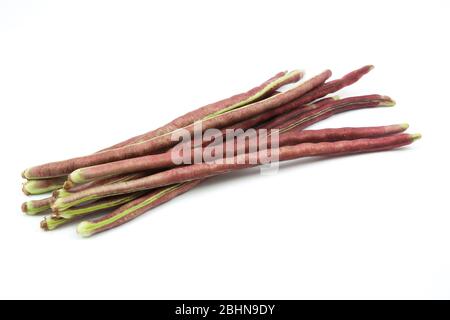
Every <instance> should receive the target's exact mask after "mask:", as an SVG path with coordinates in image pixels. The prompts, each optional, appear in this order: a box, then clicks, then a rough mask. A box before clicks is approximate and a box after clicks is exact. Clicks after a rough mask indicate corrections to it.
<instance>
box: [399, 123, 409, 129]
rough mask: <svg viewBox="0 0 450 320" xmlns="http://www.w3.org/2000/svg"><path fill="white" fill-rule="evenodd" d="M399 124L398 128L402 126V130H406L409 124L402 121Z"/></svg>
mask: <svg viewBox="0 0 450 320" xmlns="http://www.w3.org/2000/svg"><path fill="white" fill-rule="evenodd" d="M399 126H400V128H402V129H403V130H406V129H408V128H409V124H408V123H402V124H399Z"/></svg>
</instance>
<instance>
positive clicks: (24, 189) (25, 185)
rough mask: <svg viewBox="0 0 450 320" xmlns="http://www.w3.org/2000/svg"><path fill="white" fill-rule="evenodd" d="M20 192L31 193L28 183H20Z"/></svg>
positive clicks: (27, 194)
mask: <svg viewBox="0 0 450 320" xmlns="http://www.w3.org/2000/svg"><path fill="white" fill-rule="evenodd" d="M22 192H23V193H24V194H25V195H26V196H29V195H31V192H30V191H29V190H28V184H27V183H26V182H24V183H23V184H22Z"/></svg>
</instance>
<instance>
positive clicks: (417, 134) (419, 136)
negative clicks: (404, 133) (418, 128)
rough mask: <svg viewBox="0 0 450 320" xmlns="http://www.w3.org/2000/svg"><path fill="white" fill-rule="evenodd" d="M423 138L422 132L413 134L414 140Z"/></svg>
mask: <svg viewBox="0 0 450 320" xmlns="http://www.w3.org/2000/svg"><path fill="white" fill-rule="evenodd" d="M421 138H422V134H420V133H413V134H411V139H412V141H416V140H419V139H421Z"/></svg>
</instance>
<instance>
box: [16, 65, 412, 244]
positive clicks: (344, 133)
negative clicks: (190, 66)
mask: <svg viewBox="0 0 450 320" xmlns="http://www.w3.org/2000/svg"><path fill="white" fill-rule="evenodd" d="M372 68H373V67H372V66H365V67H363V68H360V69H357V70H355V71H353V72H350V73H349V74H347V75H345V76H344V77H342V78H340V79H337V80H332V81H328V79H329V78H330V77H331V71H329V70H326V71H324V72H322V73H320V74H319V75H317V76H315V77H313V78H311V79H309V80H306V81H304V82H301V83H298V84H296V85H294V86H293V88H291V89H289V90H286V91H282V92H280V91H279V89H280V88H281V87H283V86H284V85H286V84H292V83H296V82H298V81H299V80H300V79H301V78H302V77H303V73H302V72H300V71H292V72H280V73H278V74H276V75H275V76H274V77H272V78H270V79H269V80H267V81H265V82H264V83H262V84H261V85H259V86H257V87H255V88H253V89H251V90H249V91H247V92H244V93H241V94H238V95H235V96H233V97H230V98H227V99H224V100H221V101H218V102H215V103H212V104H209V105H206V106H204V107H201V108H199V109H196V110H194V111H192V112H189V113H187V114H185V115H183V116H181V117H179V118H177V119H175V120H173V121H171V122H170V123H168V124H166V125H164V126H162V127H160V128H158V129H156V130H152V131H150V132H147V133H144V134H142V135H139V136H136V137H133V138H130V139H128V140H126V141H123V142H120V143H118V144H115V145H113V146H111V147H109V148H106V149H103V150H101V151H99V152H96V153H94V154H91V155H86V156H82V157H77V158H72V159H68V160H64V161H58V162H51V163H47V164H43V165H39V166H35V167H31V168H28V169H27V170H25V171H24V172H23V173H22V176H23V178H25V179H26V182H25V183H24V185H23V191H24V193H25V194H27V195H36V194H44V193H48V192H53V193H52V195H51V196H49V197H47V198H44V199H40V200H31V201H28V202H26V203H24V204H23V205H22V210H23V211H24V212H25V213H27V214H30V215H35V214H39V213H49V212H50V215H48V216H46V217H45V218H44V220H43V221H42V222H41V227H42V228H43V229H45V230H53V229H55V228H56V227H58V226H60V225H62V224H66V223H70V222H73V221H76V220H78V219H82V218H85V217H86V216H87V215H89V214H92V213H99V214H101V215H100V216H99V217H97V218H95V219H91V220H85V221H82V222H81V223H79V225H78V228H77V230H78V233H79V234H81V235H82V236H90V235H93V234H95V233H99V232H102V231H105V230H108V229H111V228H114V227H117V226H119V225H122V224H124V223H125V222H127V221H129V220H131V219H133V218H135V217H137V216H139V215H141V214H143V213H144V212H147V211H148V210H150V209H152V208H153V207H155V206H157V205H159V204H162V203H164V202H167V201H169V200H171V199H173V198H174V197H176V196H178V195H180V194H182V193H184V192H187V191H189V190H191V189H192V188H194V187H196V186H197V185H198V184H199V183H201V182H202V181H204V180H205V179H207V178H209V177H212V176H216V175H220V174H225V173H228V172H230V171H235V170H241V169H245V168H249V167H252V166H256V165H259V164H262V163H263V162H264V161H263V159H262V155H261V152H260V151H261V150H258V151H255V150H253V149H252V148H250V141H246V142H245V143H244V144H238V143H237V141H238V139H239V136H237V137H234V139H235V140H234V144H233V148H232V149H230V150H228V148H230V145H229V144H228V143H227V144H225V143H224V144H219V145H217V144H216V145H214V148H213V149H212V150H213V151H217V150H220V151H222V154H226V155H227V159H226V161H212V162H201V163H194V164H188V165H186V164H183V165H179V164H177V163H176V162H174V161H173V158H172V156H173V152H174V149H175V148H176V147H177V146H176V143H177V142H176V141H174V139H172V137H173V135H175V134H177V133H179V132H180V131H181V130H183V132H187V133H188V134H189V135H193V134H194V133H195V129H196V123H197V122H199V121H201V123H202V130H203V131H206V130H207V129H220V130H221V132H222V135H223V137H225V136H226V135H227V132H228V131H227V129H235V130H236V129H241V132H243V130H247V129H252V128H255V129H267V130H271V129H277V130H278V131H277V133H279V140H278V141H277V145H276V146H271V145H270V143H269V144H268V145H267V146H266V147H265V148H267V150H265V151H266V154H272V153H274V154H276V155H277V156H278V161H286V160H292V159H298V158H302V157H310V156H335V155H347V154H353V153H361V152H373V151H382V150H389V149H393V148H398V147H401V146H405V145H408V144H410V143H412V142H413V141H414V140H416V139H418V138H420V135H418V134H406V133H403V132H404V131H405V130H406V129H407V128H408V125H406V124H397V125H388V126H380V127H360V128H336V129H322V130H304V129H305V128H306V127H308V126H310V125H312V124H314V123H317V122H319V121H322V120H324V119H326V118H329V117H331V116H333V115H335V114H337V113H341V112H345V111H350V110H356V109H362V108H375V107H382V106H385V107H389V106H393V105H394V104H395V103H394V101H393V100H392V99H390V98H389V97H387V96H382V95H364V96H357V97H350V98H344V99H339V98H337V97H327V96H328V95H330V94H332V93H334V92H336V91H338V90H340V89H342V88H343V87H346V86H349V85H351V84H353V83H355V82H356V81H358V80H359V79H360V78H361V77H362V76H363V75H365V74H366V73H368V72H369V71H370V70H371V69H372ZM259 138H260V137H259V136H258V134H257V135H256V136H255V137H254V139H256V141H257V140H258V139H259ZM244 141H245V140H244ZM212 145H213V143H211V142H207V141H202V143H201V144H200V145H195V146H192V151H193V152H192V157H194V156H193V155H194V154H195V152H196V151H200V152H202V150H203V149H204V148H208V146H209V147H211V146H212ZM218 148H219V149H218ZM228 151H231V155H230V152H228ZM189 157H191V155H190V156H189ZM191 160H194V159H193V158H192V159H191ZM221 160H223V159H221ZM190 163H191V162H190ZM111 208H115V210H114V211H112V212H108V209H109V211H110V209H111Z"/></svg>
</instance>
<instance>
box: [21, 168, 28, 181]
mask: <svg viewBox="0 0 450 320" xmlns="http://www.w3.org/2000/svg"><path fill="white" fill-rule="evenodd" d="M27 173H28V169H26V170H23V171H22V178H24V179H28V177H27Z"/></svg>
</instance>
